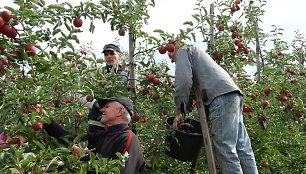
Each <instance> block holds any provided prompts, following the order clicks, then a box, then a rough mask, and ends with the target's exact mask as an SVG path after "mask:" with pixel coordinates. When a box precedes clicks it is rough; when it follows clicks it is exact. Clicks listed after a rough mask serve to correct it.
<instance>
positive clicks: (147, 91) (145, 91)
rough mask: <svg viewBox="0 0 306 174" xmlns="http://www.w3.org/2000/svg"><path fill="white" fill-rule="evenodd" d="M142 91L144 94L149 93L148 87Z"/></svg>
mask: <svg viewBox="0 0 306 174" xmlns="http://www.w3.org/2000/svg"><path fill="white" fill-rule="evenodd" d="M142 92H143V93H145V94H149V93H150V89H149V88H143V89H142Z"/></svg>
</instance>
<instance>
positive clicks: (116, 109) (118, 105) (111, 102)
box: [98, 96, 133, 126]
mask: <svg viewBox="0 0 306 174" xmlns="http://www.w3.org/2000/svg"><path fill="white" fill-rule="evenodd" d="M98 104H99V107H100V108H101V109H100V111H101V113H102V119H101V122H102V124H104V125H107V126H112V125H116V124H122V123H126V124H128V123H129V122H130V121H131V116H132V115H133V102H132V100H131V99H129V98H127V97H123V96H116V97H110V98H102V99H98Z"/></svg>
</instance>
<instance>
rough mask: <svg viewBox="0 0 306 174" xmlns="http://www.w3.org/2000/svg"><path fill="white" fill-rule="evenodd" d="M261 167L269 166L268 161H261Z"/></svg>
mask: <svg viewBox="0 0 306 174" xmlns="http://www.w3.org/2000/svg"><path fill="white" fill-rule="evenodd" d="M261 167H262V168H265V169H267V168H269V163H268V161H264V162H262V163H261Z"/></svg>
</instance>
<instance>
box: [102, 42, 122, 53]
mask: <svg viewBox="0 0 306 174" xmlns="http://www.w3.org/2000/svg"><path fill="white" fill-rule="evenodd" d="M105 51H117V52H119V53H121V50H120V48H119V47H118V46H117V45H115V44H107V45H105V46H104V47H103V51H102V53H104V52H105Z"/></svg>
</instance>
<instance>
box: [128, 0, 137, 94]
mask: <svg viewBox="0 0 306 174" xmlns="http://www.w3.org/2000/svg"><path fill="white" fill-rule="evenodd" d="M128 2H131V3H132V2H133V0H129V1H128ZM129 13H132V8H129ZM129 25H130V26H129V27H130V28H129V67H130V72H129V84H130V87H131V92H132V93H133V94H135V92H136V63H135V57H134V50H135V34H134V33H133V27H132V24H129Z"/></svg>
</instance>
